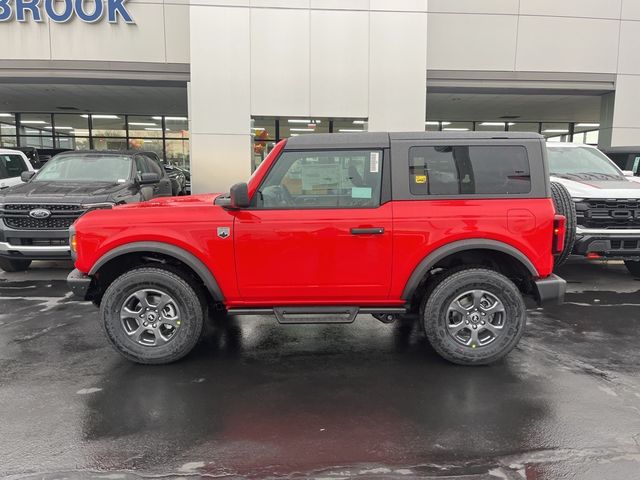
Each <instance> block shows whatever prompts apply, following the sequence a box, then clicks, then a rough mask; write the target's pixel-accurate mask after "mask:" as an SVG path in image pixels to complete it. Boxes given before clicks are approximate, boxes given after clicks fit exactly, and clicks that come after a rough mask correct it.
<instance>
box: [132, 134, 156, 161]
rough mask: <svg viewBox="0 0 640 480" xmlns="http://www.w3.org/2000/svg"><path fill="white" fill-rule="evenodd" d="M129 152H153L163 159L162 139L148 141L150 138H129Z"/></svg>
mask: <svg viewBox="0 0 640 480" xmlns="http://www.w3.org/2000/svg"><path fill="white" fill-rule="evenodd" d="M129 149H130V150H143V151H145V152H154V153H156V154H157V155H158V157H160V158H164V154H163V152H162V149H163V145H162V139H161V138H158V139H155V138H154V139H150V138H130V139H129Z"/></svg>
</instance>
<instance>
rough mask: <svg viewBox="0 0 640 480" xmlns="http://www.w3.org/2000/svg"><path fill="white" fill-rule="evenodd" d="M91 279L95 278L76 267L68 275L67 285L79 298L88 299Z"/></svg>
mask: <svg viewBox="0 0 640 480" xmlns="http://www.w3.org/2000/svg"><path fill="white" fill-rule="evenodd" d="M91 280H93V279H92V277H90V276H88V275H85V274H84V273H82V272H81V271H80V270H78V269H77V268H75V269H73V270H72V271H71V273H70V274H69V275H68V276H67V286H68V287H69V289H70V290H71V291H72V292H73V294H74V295H75V296H76V297H77V298H80V299H82V300H87V293H88V292H89V287H90V286H91Z"/></svg>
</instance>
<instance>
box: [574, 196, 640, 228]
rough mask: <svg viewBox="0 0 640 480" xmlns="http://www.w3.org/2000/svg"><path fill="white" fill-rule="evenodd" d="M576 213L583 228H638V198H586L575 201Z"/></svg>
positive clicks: (639, 226) (639, 212) (639, 202)
mask: <svg viewBox="0 0 640 480" xmlns="http://www.w3.org/2000/svg"><path fill="white" fill-rule="evenodd" d="M576 214H577V221H578V225H580V226H581V227H584V228H600V229H640V200H638V199H604V200H600V199H587V200H583V201H580V202H576Z"/></svg>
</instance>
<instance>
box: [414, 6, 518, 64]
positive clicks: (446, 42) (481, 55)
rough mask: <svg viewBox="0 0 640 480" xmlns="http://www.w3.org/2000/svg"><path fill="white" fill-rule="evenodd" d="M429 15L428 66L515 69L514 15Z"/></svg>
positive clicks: (515, 20) (515, 19) (516, 20)
mask: <svg viewBox="0 0 640 480" xmlns="http://www.w3.org/2000/svg"><path fill="white" fill-rule="evenodd" d="M428 15H429V28H428V32H429V35H428V44H427V45H428V55H427V65H428V68H429V69H430V70H501V71H505V70H506V71H511V70H514V68H515V53H516V38H517V35H518V17H517V16H516V15H484V14H459V13H456V14H446V13H429V14H428ZM452 32H455V34H454V35H452Z"/></svg>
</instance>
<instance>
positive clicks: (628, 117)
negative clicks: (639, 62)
mask: <svg viewBox="0 0 640 480" xmlns="http://www.w3.org/2000/svg"><path fill="white" fill-rule="evenodd" d="M638 112H640V75H618V76H617V80H616V91H615V94H613V93H611V94H607V95H605V96H603V99H602V107H601V112H600V115H601V118H600V138H599V141H598V143H599V145H600V146H603V147H606V146H612V147H620V146H634V145H640V115H638Z"/></svg>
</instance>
